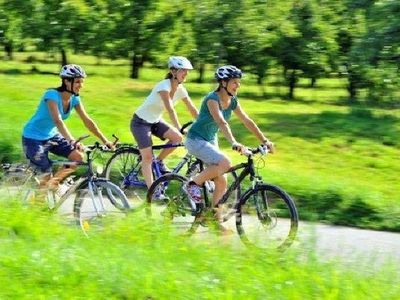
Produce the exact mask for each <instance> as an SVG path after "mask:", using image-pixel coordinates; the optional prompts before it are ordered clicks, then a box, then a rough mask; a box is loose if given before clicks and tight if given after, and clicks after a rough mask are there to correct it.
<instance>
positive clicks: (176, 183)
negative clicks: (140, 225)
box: [147, 173, 195, 233]
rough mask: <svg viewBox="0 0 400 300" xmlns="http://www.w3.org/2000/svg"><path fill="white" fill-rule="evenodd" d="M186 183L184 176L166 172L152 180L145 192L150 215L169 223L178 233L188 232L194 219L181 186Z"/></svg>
mask: <svg viewBox="0 0 400 300" xmlns="http://www.w3.org/2000/svg"><path fill="white" fill-rule="evenodd" d="M186 183H187V178H186V177H184V176H181V175H178V174H173V173H170V174H166V175H163V176H161V177H159V178H158V179H157V180H155V181H154V182H153V184H152V185H151V187H150V188H149V192H148V194H147V203H148V205H149V206H148V209H149V212H150V213H151V216H152V217H153V218H156V219H159V220H163V221H165V222H167V223H169V224H171V225H172V226H173V227H175V228H176V229H177V230H178V232H180V233H185V232H188V231H189V230H190V229H191V228H192V224H193V223H194V220H195V217H194V216H193V215H192V209H191V207H190V204H189V199H188V195H187V193H186V192H185V191H184V188H183V186H184V184H186Z"/></svg>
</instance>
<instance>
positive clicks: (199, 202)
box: [183, 181, 203, 215]
mask: <svg viewBox="0 0 400 300" xmlns="http://www.w3.org/2000/svg"><path fill="white" fill-rule="evenodd" d="M183 190H184V191H185V192H186V193H187V195H188V198H189V204H190V207H191V208H192V215H197V214H198V213H199V212H200V211H201V209H202V207H203V197H202V189H201V187H200V186H198V185H197V184H195V183H194V182H193V181H191V182H188V183H185V184H184V185H183Z"/></svg>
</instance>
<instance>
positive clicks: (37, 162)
mask: <svg viewBox="0 0 400 300" xmlns="http://www.w3.org/2000/svg"><path fill="white" fill-rule="evenodd" d="M22 147H23V150H24V153H25V156H26V158H28V159H29V161H30V162H31V164H33V165H34V166H35V167H37V168H38V169H39V170H40V171H41V172H51V165H52V163H51V160H50V159H49V152H51V153H54V154H56V155H59V156H62V157H65V158H68V156H69V155H70V154H71V152H72V151H74V147H73V146H72V145H71V143H70V142H68V141H67V139H65V138H64V137H63V136H62V135H61V134H57V135H55V136H53V137H52V138H50V139H48V140H44V141H39V140H34V139H30V138H26V137H22Z"/></svg>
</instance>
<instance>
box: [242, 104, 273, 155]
mask: <svg viewBox="0 0 400 300" xmlns="http://www.w3.org/2000/svg"><path fill="white" fill-rule="evenodd" d="M234 113H235V115H236V116H237V117H238V118H239V119H240V121H241V122H242V123H243V125H244V126H245V127H246V128H247V129H248V130H249V131H250V132H251V133H253V134H254V135H255V136H256V137H257V138H258V140H259V141H260V142H261V143H262V144H265V145H266V146H267V147H268V148H269V149H270V150H271V152H273V151H274V145H273V143H272V142H271V141H270V140H269V139H267V138H266V137H265V135H264V134H263V133H262V132H261V130H260V129H259V128H258V126H257V124H256V123H255V122H254V121H253V120H252V119H251V118H250V117H249V116H248V115H247V114H246V113H245V111H244V110H243V109H242V107H241V106H240V105H239V103H238V105H237V107H236V108H235V110H234Z"/></svg>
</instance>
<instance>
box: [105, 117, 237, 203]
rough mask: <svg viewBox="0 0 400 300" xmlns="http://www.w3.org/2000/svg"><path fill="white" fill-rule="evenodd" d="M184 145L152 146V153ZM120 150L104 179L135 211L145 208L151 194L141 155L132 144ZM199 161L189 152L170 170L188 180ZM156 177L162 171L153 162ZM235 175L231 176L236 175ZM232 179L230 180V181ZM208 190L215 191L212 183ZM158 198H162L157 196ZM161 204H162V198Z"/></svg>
mask: <svg viewBox="0 0 400 300" xmlns="http://www.w3.org/2000/svg"><path fill="white" fill-rule="evenodd" d="M191 124H192V122H188V123H185V124H184V125H183V126H182V128H181V129H180V132H181V133H182V134H184V132H185V129H186V128H187V127H188V126H190V125H191ZM183 146H184V145H183V144H165V145H153V146H152V149H153V150H161V149H165V148H172V147H183ZM117 147H118V148H117V150H116V151H115V153H114V154H113V155H112V156H111V158H110V159H109V160H108V162H107V163H106V166H105V169H104V172H103V176H104V178H106V179H108V180H110V181H112V182H114V183H115V184H117V185H118V186H119V187H120V188H121V189H122V190H123V191H124V192H125V194H126V195H127V197H128V199H129V200H130V201H131V205H132V206H133V207H134V208H138V207H140V206H143V204H145V203H146V196H147V192H148V188H147V185H146V183H145V180H144V177H143V175H142V172H141V155H140V152H139V149H138V148H137V146H135V145H132V144H119V145H117ZM199 168H200V167H199V161H198V160H197V159H196V158H194V157H193V156H192V155H190V154H189V153H186V154H185V155H184V156H183V157H182V158H181V159H180V160H179V161H178V163H177V164H176V166H175V167H174V168H173V169H172V170H171V173H182V172H183V174H185V176H187V177H191V176H194V175H195V174H196V173H197V172H198V171H199ZM152 170H153V178H154V179H157V178H159V177H160V176H162V175H163V174H162V172H161V170H160V167H159V166H158V164H157V163H156V162H155V161H153V165H152ZM234 175H235V174H233V175H232V176H234ZM230 180H231V179H230ZM208 189H209V190H210V191H212V189H213V183H212V182H209V183H208ZM160 193H161V194H162V189H161V188H160V189H159V190H158V194H160ZM155 198H159V197H155ZM160 200H161V201H158V203H159V204H162V203H163V201H162V200H163V199H160Z"/></svg>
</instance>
